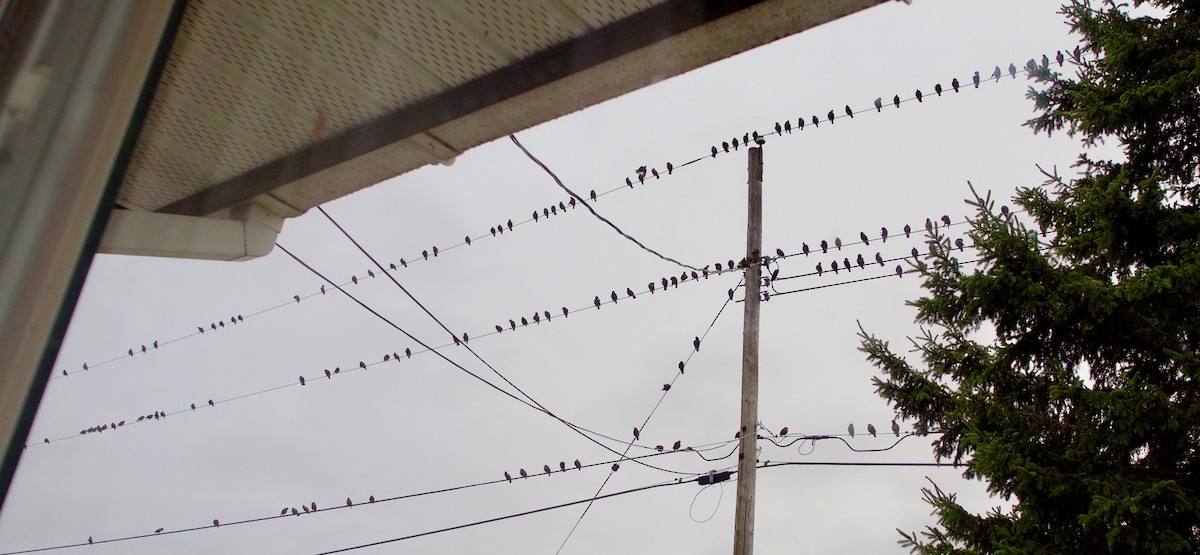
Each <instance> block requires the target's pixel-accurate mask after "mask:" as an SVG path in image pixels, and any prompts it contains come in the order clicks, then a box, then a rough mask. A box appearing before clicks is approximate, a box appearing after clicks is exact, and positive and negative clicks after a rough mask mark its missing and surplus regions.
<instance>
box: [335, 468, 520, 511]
mask: <svg viewBox="0 0 1200 555" xmlns="http://www.w3.org/2000/svg"><path fill="white" fill-rule="evenodd" d="M504 474H505V475H506V476H507V475H508V473H507V472H505V473H504ZM508 481H510V482H511V481H512V478H509V479H508ZM346 506H347V507H353V506H354V502H353V501H351V500H350V498H349V497H347V498H346Z"/></svg>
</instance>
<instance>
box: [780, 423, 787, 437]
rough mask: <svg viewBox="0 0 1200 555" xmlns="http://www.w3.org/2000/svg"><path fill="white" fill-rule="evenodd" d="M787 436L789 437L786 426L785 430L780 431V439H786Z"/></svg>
mask: <svg viewBox="0 0 1200 555" xmlns="http://www.w3.org/2000/svg"><path fill="white" fill-rule="evenodd" d="M787 435H788V427H787V426H784V427H783V429H781V430H779V437H785V436H787Z"/></svg>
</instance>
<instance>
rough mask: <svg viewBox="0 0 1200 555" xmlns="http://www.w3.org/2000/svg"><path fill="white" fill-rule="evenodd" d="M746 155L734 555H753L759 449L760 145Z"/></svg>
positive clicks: (761, 163) (761, 168) (761, 162)
mask: <svg viewBox="0 0 1200 555" xmlns="http://www.w3.org/2000/svg"><path fill="white" fill-rule="evenodd" d="M758 145H759V146H757V147H754V148H751V149H750V150H749V152H748V155H749V160H750V164H749V173H750V183H749V185H750V186H749V190H750V202H749V210H748V213H747V218H746V262H747V266H746V297H745V305H746V306H745V312H744V316H743V318H742V425H741V428H740V429H741V433H742V437H741V444H740V447H739V448H738V472H737V510H736V512H735V514H734V517H733V555H751V554H752V553H754V482H755V471H756V470H757V469H758V466H757V462H758V461H757V458H758V457H757V453H758V451H757V448H758V441H757V438H758V303H759V285H760V283H761V281H762V265H761V264H760V262H761V260H760V257H761V256H762V175H763V159H762V143H761V142H759V143H758Z"/></svg>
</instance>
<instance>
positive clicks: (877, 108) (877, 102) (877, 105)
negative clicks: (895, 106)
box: [875, 98, 883, 112]
mask: <svg viewBox="0 0 1200 555" xmlns="http://www.w3.org/2000/svg"><path fill="white" fill-rule="evenodd" d="M875 111H876V112H882V111H883V98H876V99H875Z"/></svg>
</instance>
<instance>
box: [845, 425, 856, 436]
mask: <svg viewBox="0 0 1200 555" xmlns="http://www.w3.org/2000/svg"><path fill="white" fill-rule="evenodd" d="M846 432H847V433H849V434H850V439H854V423H853V422H851V423H850V425H849V426H846Z"/></svg>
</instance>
